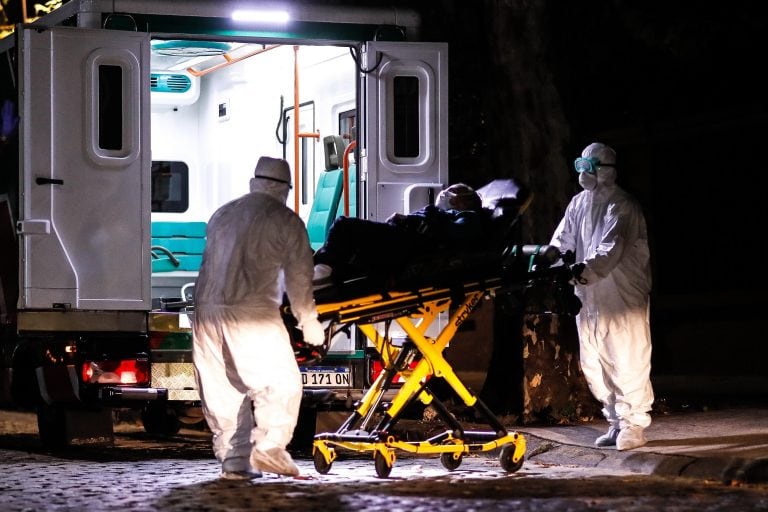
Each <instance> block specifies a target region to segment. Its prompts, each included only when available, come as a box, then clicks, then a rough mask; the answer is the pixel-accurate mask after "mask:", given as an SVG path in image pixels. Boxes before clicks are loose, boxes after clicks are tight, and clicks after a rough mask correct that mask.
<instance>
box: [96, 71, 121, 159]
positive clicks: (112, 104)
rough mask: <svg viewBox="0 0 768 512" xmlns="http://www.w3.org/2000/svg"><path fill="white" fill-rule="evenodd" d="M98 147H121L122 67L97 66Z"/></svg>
mask: <svg viewBox="0 0 768 512" xmlns="http://www.w3.org/2000/svg"><path fill="white" fill-rule="evenodd" d="M99 147H100V148H101V149H110V150H120V149H122V148H123V69H122V68H121V67H120V66H113V65H101V66H99Z"/></svg>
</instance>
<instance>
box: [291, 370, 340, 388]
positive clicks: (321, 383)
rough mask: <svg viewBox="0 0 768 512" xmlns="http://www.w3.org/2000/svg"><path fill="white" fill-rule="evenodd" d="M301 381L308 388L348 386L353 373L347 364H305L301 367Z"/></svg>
mask: <svg viewBox="0 0 768 512" xmlns="http://www.w3.org/2000/svg"><path fill="white" fill-rule="evenodd" d="M301 382H302V384H304V387H307V388H346V387H349V385H350V382H351V374H350V371H349V368H347V367H345V366H305V367H302V368H301Z"/></svg>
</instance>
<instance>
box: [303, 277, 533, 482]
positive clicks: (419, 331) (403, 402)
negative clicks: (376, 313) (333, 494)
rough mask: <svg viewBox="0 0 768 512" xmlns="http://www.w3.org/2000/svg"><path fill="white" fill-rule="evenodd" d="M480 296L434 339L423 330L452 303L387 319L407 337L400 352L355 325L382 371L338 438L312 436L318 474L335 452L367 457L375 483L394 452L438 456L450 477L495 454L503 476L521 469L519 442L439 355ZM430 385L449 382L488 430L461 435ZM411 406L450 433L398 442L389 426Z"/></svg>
mask: <svg viewBox="0 0 768 512" xmlns="http://www.w3.org/2000/svg"><path fill="white" fill-rule="evenodd" d="M486 293H488V292H487V291H485V290H475V291H470V292H468V293H465V294H464V295H463V296H462V302H461V305H460V306H459V307H458V308H457V309H456V310H455V311H454V313H453V314H452V315H451V316H450V320H449V321H448V324H447V325H446V326H445V327H444V328H443V329H442V330H441V331H440V334H439V335H438V336H437V338H434V339H433V338H429V337H428V336H427V335H426V332H427V329H428V328H429V326H430V325H431V324H432V323H433V322H434V320H435V319H436V318H438V315H439V314H440V313H442V312H444V311H447V310H448V309H449V307H450V305H451V298H445V297H441V298H437V299H435V300H429V301H425V302H424V303H423V304H422V306H421V307H420V308H419V310H418V312H417V313H409V314H407V315H404V316H392V317H391V319H393V320H394V321H396V322H397V324H398V325H399V326H400V327H401V328H402V329H403V330H404V331H405V333H406V334H407V335H408V341H407V342H406V343H404V344H403V345H402V346H396V345H394V344H393V343H392V340H391V339H390V337H389V336H388V333H386V332H385V333H384V334H382V333H380V332H379V331H378V330H377V328H376V327H375V324H374V323H361V322H358V327H359V328H360V330H361V331H362V332H363V334H364V335H365V336H366V337H367V338H368V339H369V340H370V341H371V342H372V343H373V345H374V346H375V347H376V350H377V351H378V352H379V354H380V355H381V358H382V363H383V365H384V370H383V371H382V372H381V373H380V374H379V376H378V378H377V379H376V381H375V382H374V383H373V384H372V385H371V387H370V388H369V389H368V391H367V392H366V393H365V395H364V396H363V398H362V399H361V400H360V402H358V403H357V404H356V408H355V410H354V411H353V412H352V414H351V415H350V416H349V417H348V418H347V420H346V421H345V422H344V423H343V424H342V425H341V427H339V429H338V430H337V431H336V432H333V433H321V434H317V435H316V436H315V441H314V444H313V448H312V453H313V458H314V463H315V469H316V470H317V471H318V473H321V474H326V473H328V471H330V468H331V465H332V464H333V461H334V460H335V459H336V457H337V455H336V449H337V448H342V449H347V450H351V451H355V452H371V453H372V454H373V459H374V465H375V468H376V474H377V475H378V476H379V477H381V478H386V477H388V476H389V474H390V472H391V470H392V466H393V465H394V463H395V460H396V456H395V453H396V451H397V450H402V451H404V452H407V453H412V454H439V455H440V461H441V463H442V464H443V466H444V467H445V468H446V469H448V470H454V469H456V468H457V467H459V465H460V464H461V461H462V458H463V457H464V455H466V454H469V453H476V452H486V451H490V450H494V449H497V448H501V451H500V455H499V462H500V464H501V467H502V468H503V469H504V470H505V471H507V472H514V471H517V470H518V469H520V468H521V467H522V465H523V460H524V455H525V439H524V437H523V436H522V435H521V434H519V433H517V432H508V431H507V429H506V428H505V427H504V426H503V425H502V424H501V422H500V421H499V419H498V418H497V417H496V416H495V415H494V414H493V412H491V411H490V409H488V407H487V406H486V405H485V404H484V403H483V402H482V401H481V400H480V399H479V398H478V397H477V396H475V395H474V394H473V393H472V392H471V391H470V390H469V389H468V388H467V387H466V386H465V385H464V384H463V383H462V382H461V380H460V379H459V378H458V376H457V375H456V373H455V372H454V371H453V368H452V367H451V365H450V364H449V363H448V362H447V361H446V360H445V358H444V357H443V354H442V353H443V350H444V349H445V348H446V347H447V346H448V342H449V341H450V340H451V338H453V336H454V335H455V334H456V331H457V330H458V328H459V326H460V325H461V324H462V323H463V322H464V320H466V319H467V318H468V317H469V316H470V315H471V313H472V311H473V310H474V309H475V308H476V307H477V305H478V303H479V302H480V300H482V298H483V296H484V295H485V294H486ZM377 320H378V319H377ZM419 355H420V356H421V357H420V358H419V357H418V356H419ZM412 363H415V365H413V364H412ZM398 374H399V375H400V377H401V379H404V382H403V383H402V385H400V387H399V388H396V387H395V386H393V383H394V381H395V378H396V377H397V376H398ZM435 378H441V379H443V380H444V381H445V382H447V383H448V385H449V386H450V388H451V389H452V390H453V391H454V392H455V393H456V395H457V396H458V397H459V398H460V399H461V400H462V401H463V403H464V404H465V405H466V406H467V407H471V408H474V409H475V411H476V412H478V413H479V414H480V415H481V416H482V417H483V419H485V420H486V422H487V423H488V425H489V426H490V427H491V428H492V430H489V431H468V430H464V428H463V427H462V425H461V424H460V423H459V421H458V420H456V418H455V417H454V416H453V415H452V414H451V413H450V412H449V411H448V409H447V407H446V406H445V405H444V404H443V403H442V402H441V401H440V400H438V399H437V397H435V396H434V395H433V394H432V393H431V392H430V387H429V386H430V381H432V380H433V379H435ZM392 391H394V392H395V393H394V396H393V398H392V399H391V400H390V401H386V402H385V395H387V393H388V392H390V394H391V392H392ZM417 399H418V400H420V401H421V402H422V403H423V404H425V405H431V406H432V407H433V409H434V410H435V411H436V412H437V414H438V416H439V417H440V418H441V419H442V420H443V422H444V423H445V424H446V425H447V427H448V429H447V430H446V431H445V432H443V433H440V434H438V435H435V436H433V437H431V438H429V439H427V440H423V441H408V440H403V439H400V438H399V437H398V435H397V434H396V432H395V430H394V427H395V425H396V424H397V422H398V419H399V418H400V417H401V415H402V412H403V411H404V409H405V407H406V406H408V405H409V404H410V403H412V402H413V401H414V400H417Z"/></svg>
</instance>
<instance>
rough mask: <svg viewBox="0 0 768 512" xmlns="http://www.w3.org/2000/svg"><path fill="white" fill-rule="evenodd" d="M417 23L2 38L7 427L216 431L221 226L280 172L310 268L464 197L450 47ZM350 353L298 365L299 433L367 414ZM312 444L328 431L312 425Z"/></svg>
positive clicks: (334, 11) (207, 10)
mask: <svg viewBox="0 0 768 512" xmlns="http://www.w3.org/2000/svg"><path fill="white" fill-rule="evenodd" d="M420 23H421V21H420V19H419V16H418V14H417V13H416V12H415V11H412V10H407V9H406V10H403V9H401V8H380V7H376V8H369V7H351V6H331V5H326V4H324V3H322V2H287V3H279V2H261V1H218V0H212V1H200V0H185V1H178V0H176V1H174V0H80V1H78V0H72V1H70V2H67V3H64V4H63V5H62V6H61V7H59V8H58V9H56V10H53V11H52V12H50V13H48V14H45V15H44V16H42V17H40V18H38V19H36V20H35V21H33V22H32V23H29V24H24V25H18V26H17V27H16V29H15V31H14V33H13V34H12V35H10V36H8V37H6V38H5V39H3V40H0V84H1V86H2V88H1V89H0V92H2V95H3V97H2V98H0V101H2V102H3V105H2V126H1V127H2V137H0V143H1V144H2V148H1V149H0V169H1V170H0V174H2V180H0V407H14V408H15V407H18V408H30V409H33V410H35V411H36V412H37V416H38V425H39V431H40V437H41V441H42V442H43V444H44V445H46V446H51V447H56V446H62V445H68V444H75V443H87V442H99V441H104V440H107V441H109V439H110V438H111V437H112V436H113V430H112V421H113V419H114V411H115V410H118V409H123V408H127V409H131V410H135V411H140V412H141V418H142V421H143V423H144V428H145V429H146V430H147V431H148V432H150V433H153V434H164V435H167V434H173V433H175V432H176V431H177V430H178V429H179V426H180V425H182V424H184V423H195V422H200V421H201V420H202V416H201V414H200V404H199V395H198V394H197V389H196V384H195V379H194V372H193V366H192V359H191V355H192V353H191V346H192V333H191V318H192V315H193V314H194V302H193V300H192V297H193V290H194V284H195V278H196V276H197V271H198V269H199V266H200V262H201V259H202V253H203V250H204V249H205V244H206V226H207V221H208V220H209V218H210V216H211V214H212V213H213V212H214V211H215V210H216V209H217V208H218V207H219V206H221V205H223V204H224V203H226V202H228V201H230V200H232V199H234V198H236V197H239V196H240V195H242V194H244V193H247V192H248V182H249V179H250V177H251V176H252V173H253V169H254V166H255V163H256V161H257V160H258V158H259V157H260V156H262V155H268V156H273V157H281V158H285V159H286V160H287V161H288V162H289V163H290V165H291V168H292V172H293V173H294V179H293V181H294V187H293V189H292V191H291V196H290V197H289V199H288V202H287V206H289V207H290V208H292V209H293V210H294V211H296V212H297V213H298V214H299V215H300V216H301V218H302V219H303V220H304V221H305V222H306V225H307V229H308V233H309V237H310V242H311V243H312V246H313V248H315V249H316V248H317V247H319V246H320V245H322V243H323V241H324V239H325V236H326V235H327V231H328V228H329V226H330V224H331V223H332V221H333V220H334V219H335V218H337V217H338V216H340V215H346V216H353V217H360V218H365V219H371V220H384V219H386V218H387V217H388V216H389V215H391V214H392V213H394V212H401V213H409V212H411V211H413V210H416V209H418V208H420V207H422V206H424V205H426V204H428V202H429V201H431V200H432V199H433V198H434V195H435V193H436V191H438V190H440V189H441V188H443V187H444V186H445V185H446V183H447V180H448V117H447V114H448V112H447V105H448V85H447V84H448V48H447V45H446V44H445V43H425V42H419V28H420ZM358 334H359V333H356V332H349V333H343V334H341V335H337V336H336V337H335V338H334V339H333V340H332V344H331V346H330V348H329V350H328V353H327V355H326V357H325V358H323V359H322V361H321V362H320V363H318V364H314V365H301V370H302V376H303V379H304V401H303V405H302V412H303V413H304V414H303V415H302V417H303V418H308V420H306V421H309V422H312V421H314V416H313V414H312V412H313V411H316V410H318V409H322V408H342V409H343V408H347V409H349V408H351V407H352V406H353V404H354V402H355V400H357V399H359V397H360V396H361V395H362V393H363V391H364V390H365V389H366V387H367V386H368V385H369V384H370V379H371V376H372V373H373V372H374V370H375V368H374V366H373V365H372V364H371V363H370V361H369V357H368V349H367V347H366V344H365V342H364V341H363V337H362V336H359V335H358ZM310 430H311V427H310Z"/></svg>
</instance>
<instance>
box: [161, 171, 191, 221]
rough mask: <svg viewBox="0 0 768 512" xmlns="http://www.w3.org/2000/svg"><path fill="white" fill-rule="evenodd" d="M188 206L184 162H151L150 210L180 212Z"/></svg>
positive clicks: (187, 181) (186, 175)
mask: <svg viewBox="0 0 768 512" xmlns="http://www.w3.org/2000/svg"><path fill="white" fill-rule="evenodd" d="M187 208H189V168H188V167H187V164H185V163H184V162H165V161H157V162H152V211H153V212H169V213H182V212H185V211H187Z"/></svg>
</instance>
